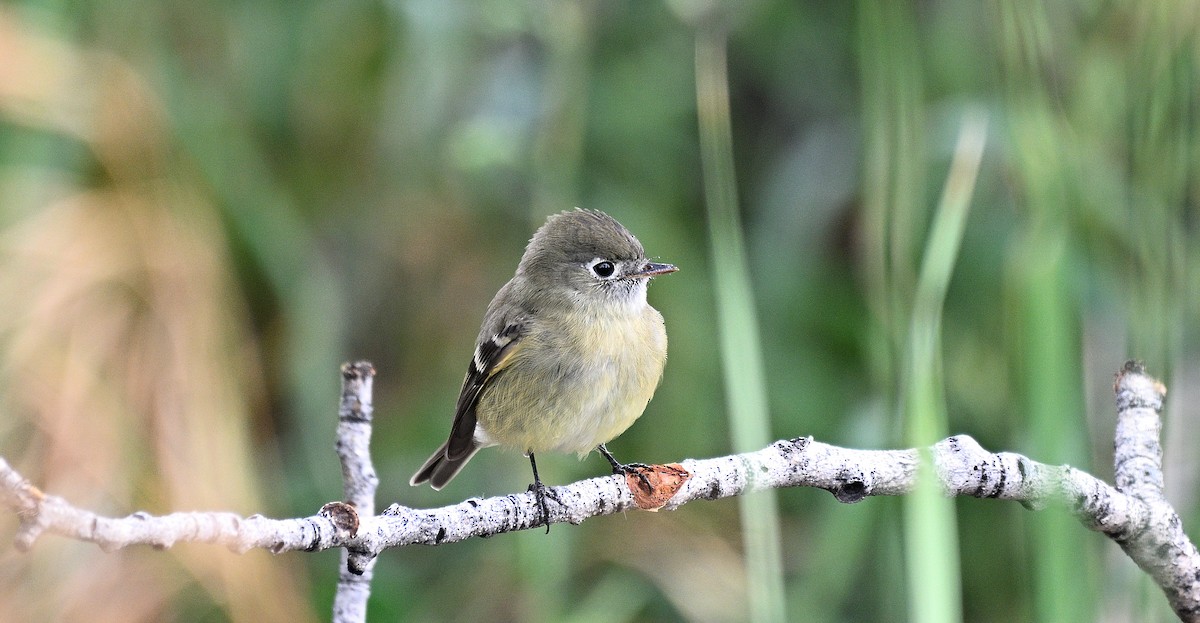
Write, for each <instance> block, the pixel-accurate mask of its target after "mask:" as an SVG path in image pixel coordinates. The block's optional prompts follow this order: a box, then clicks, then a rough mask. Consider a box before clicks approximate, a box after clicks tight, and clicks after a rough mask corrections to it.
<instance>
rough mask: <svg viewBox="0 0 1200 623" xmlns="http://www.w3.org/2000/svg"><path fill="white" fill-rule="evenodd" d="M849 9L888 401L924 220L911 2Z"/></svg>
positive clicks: (882, 379)
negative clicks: (853, 15)
mask: <svg viewBox="0 0 1200 623" xmlns="http://www.w3.org/2000/svg"><path fill="white" fill-rule="evenodd" d="M857 13H858V18H859V19H858V57H859V58H860V71H861V73H862V105H863V134H864V136H865V145H864V150H863V151H864V153H865V156H864V165H863V166H864V175H863V178H864V179H863V213H864V216H863V234H864V244H863V248H864V253H865V257H864V258H863V259H864V262H863V264H864V270H865V272H866V276H867V291H866V298H867V303H868V305H870V308H871V312H872V315H873V316H874V318H875V320H876V324H874V325H872V328H873V330H874V331H876V332H881V333H882V335H881V336H879V338H876V339H872V340H870V344H871V345H872V347H873V349H872V352H873V354H874V357H873V359H872V363H873V365H874V370H873V372H875V378H876V379H877V382H878V384H879V386H881V387H883V388H885V389H886V390H887V391H888V392H889V394H888V395H887V396H885V399H886V400H887V403H888V404H892V403H893V402H894V400H895V393H894V392H895V391H896V389H897V385H896V384H897V383H898V381H899V374H898V373H897V371H898V370H899V369H900V368H901V367H902V366H901V362H900V359H899V358H900V353H901V352H903V345H904V339H905V334H906V331H907V328H908V322H907V318H908V313H909V311H910V310H911V309H912V303H911V301H912V299H911V298H910V297H911V296H912V292H913V289H914V287H915V281H916V276H915V274H914V270H913V261H914V259H915V258H916V253H917V243H916V240H917V234H916V231H917V229H918V228H919V227H920V226H921V225H922V224H923V223H924V221H925V209H924V207H923V206H924V205H925V197H924V188H925V168H924V162H925V160H926V158H925V145H924V140H923V135H924V131H925V123H924V120H923V119H922V110H923V107H924V104H923V102H922V98H921V93H922V71H921V59H920V54H919V50H918V49H917V33H916V25H915V23H914V22H915V18H914V17H913V8H912V6H911V5H909V4H908V3H904V2H874V1H871V0H863V1H862V2H860V3H859V5H858V11H857ZM877 334H878V333H877Z"/></svg>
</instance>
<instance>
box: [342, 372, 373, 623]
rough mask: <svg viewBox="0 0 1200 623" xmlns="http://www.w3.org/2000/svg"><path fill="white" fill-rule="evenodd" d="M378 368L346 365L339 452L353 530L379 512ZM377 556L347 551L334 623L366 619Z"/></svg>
mask: <svg viewBox="0 0 1200 623" xmlns="http://www.w3.org/2000/svg"><path fill="white" fill-rule="evenodd" d="M374 378H375V368H374V366H372V365H371V364H370V363H369V362H366V361H358V362H355V363H347V364H343V365H342V400H341V405H340V406H339V407H338V426H337V454H338V459H339V460H340V461H341V463H342V487H343V489H344V491H345V495H346V499H345V502H346V504H347V505H349V506H351V507H353V508H352V509H344V510H345V511H349V512H350V513H351V514H354V513H356V514H357V521H355V522H353V523H354V527H353V528H351V530H352V531H356V530H357V525H358V524H359V523H361V522H362V520H363V519H365V518H368V517H371V516H373V515H374V514H375V489H376V487H378V486H379V477H378V476H376V474H375V466H374V465H373V464H372V463H371V449H370V446H371V415H372V411H373V410H372V407H371V384H372V381H373V380H374ZM374 566H375V558H374V556H372V555H370V554H365V553H360V552H352V551H350V550H349V549H345V550H342V557H341V568H340V569H339V571H338V587H337V594H336V595H335V596H334V598H333V621H334V622H335V623H364V622H365V621H366V620H367V599H368V598H369V597H370V596H371V576H372V569H373V568H374Z"/></svg>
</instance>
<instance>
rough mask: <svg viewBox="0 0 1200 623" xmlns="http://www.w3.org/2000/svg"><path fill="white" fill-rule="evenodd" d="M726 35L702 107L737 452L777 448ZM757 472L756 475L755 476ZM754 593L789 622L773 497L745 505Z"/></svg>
mask: <svg viewBox="0 0 1200 623" xmlns="http://www.w3.org/2000/svg"><path fill="white" fill-rule="evenodd" d="M726 42H727V33H726V31H725V29H724V28H723V27H722V26H720V25H718V24H714V23H712V22H707V23H706V24H704V25H701V26H700V27H699V28H698V29H697V32H696V104H697V114H698V116H699V123H700V155H701V159H702V162H703V168H704V195H705V200H706V203H707V205H708V224H709V228H708V230H709V241H710V243H711V245H712V255H713V261H712V269H713V289H714V293H715V297H716V302H717V322H718V325H719V332H720V344H721V359H722V367H723V368H724V372H725V394H726V401H727V406H728V413H729V426H730V430H731V431H732V434H733V446H734V450H735V451H738V452H741V451H746V450H750V449H753V448H759V447H762V446H764V445H766V444H767V443H768V442H769V441H770V439H769V438H770V425H769V424H770V422H769V416H768V413H767V391H766V381H765V379H764V375H763V363H762V361H763V360H762V353H761V351H760V348H759V345H760V343H759V334H758V318H757V315H756V312H755V307H754V292H753V289H752V287H751V283H750V269H749V267H748V265H747V262H746V250H745V243H744V241H743V237H742V230H741V225H740V223H739V221H738V201H737V186H736V182H735V179H734V168H733V139H732V130H731V128H730V120H729V82H728V73H727V68H726V58H725V50H726ZM754 473H755V471H754V470H749V474H750V475H751V476H753V474H754ZM739 505H740V509H741V519H742V530H743V532H742V538H743V540H744V546H745V548H746V573H747V577H746V580H747V582H746V583H747V590H748V598H749V602H750V615H751V618H752V620H754V621H783V620H784V598H783V562H782V556H781V554H780V545H779V540H780V535H779V511H778V508H777V504H776V498H775V492H774V491H773V490H770V489H768V490H766V491H760V492H758V493H755V494H753V495H747V496H742V497H741V498H739Z"/></svg>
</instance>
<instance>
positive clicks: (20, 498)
mask: <svg viewBox="0 0 1200 623" xmlns="http://www.w3.org/2000/svg"><path fill="white" fill-rule="evenodd" d="M364 365H365V364H356V365H355V366H348V367H345V368H343V370H344V373H345V375H346V376H345V378H346V379H348V380H349V381H351V382H352V383H355V382H356V383H360V387H359V389H358V390H355V391H350V392H347V391H344V392H343V410H342V414H341V420H340V424H339V439H340V440H341V441H339V455H341V456H342V461H343V474H344V475H346V479H347V496H348V498H350V499H351V500H352V501H353V502H354V504H345V503H333V504H329V505H326V507H325V508H324V509H323V510H322V512H321V513H319V514H317V515H314V516H311V517H305V518H300V519H278V520H276V519H267V518H265V517H261V516H257V515H256V516H252V517H248V518H241V517H238V516H236V515H233V514H230V513H173V514H170V515H165V516H162V517H154V516H151V515H148V514H146V513H135V514H134V515H131V516H130V517H126V518H121V519H116V518H104V517H99V516H97V515H95V514H93V513H90V512H88V511H83V510H79V509H76V508H74V507H72V506H70V504H68V503H67V502H66V501H65V500H62V499H61V498H57V497H54V496H49V495H45V494H43V493H41V492H40V491H38V490H37V489H36V488H35V487H33V486H32V485H31V484H29V483H28V481H25V480H24V479H23V478H21V476H20V475H19V474H17V472H16V471H14V470H13V469H12V468H11V467H10V466H9V465H8V464H7V463H6V462H4V461H3V459H0V496H2V499H0V501H2V502H3V503H4V504H5V505H6V506H8V507H9V508H12V509H13V510H15V511H16V512H17V514H18V515H19V516H20V518H21V526H20V529H19V531H18V533H17V536H16V542H17V545H18V546H19V547H22V548H28V547H29V546H30V545H32V543H33V542H34V540H36V538H37V537H38V536H39V535H40V534H41V533H43V532H47V531H49V532H54V533H57V534H62V535H65V536H68V537H72V538H77V539H81V540H86V541H92V542H95V543H98V544H99V545H100V546H101V547H103V548H104V549H106V550H111V549H114V548H118V547H125V546H127V545H132V544H135V543H146V544H150V545H154V546H157V547H170V546H171V545H172V544H174V543H175V542H178V541H197V542H206V543H219V544H222V545H225V546H227V547H229V548H231V549H233V550H234V551H238V552H241V551H245V550H247V549H250V548H265V549H267V550H269V551H272V552H275V553H279V552H284V551H289V550H303V551H318V550H323V549H329V548H332V547H344V548H346V549H347V551H348V552H349V555H348V557H347V569H349V571H350V572H352V573H353V574H360V575H361V574H368V575H365V576H364V577H363V580H366V578H368V577H369V571H370V568H371V563H372V561H373V560H374V558H375V557H376V556H377V555H378V554H379V553H380V552H382V551H384V550H386V549H388V548H391V547H401V546H406V545H440V544H443V543H452V542H455V541H462V540H464V539H468V538H471V537H479V536H491V535H495V534H501V533H504V532H512V531H516V530H524V529H528V528H535V527H540V526H541V515H540V510H539V509H538V506H537V502H536V500H535V498H534V495H533V493H530V492H526V493H518V494H511V495H505V496H499V497H492V498H486V499H478V498H472V499H468V500H466V501H464V502H462V503H459V504H455V505H452V506H446V507H442V508H434V509H414V508H408V507H404V506H400V505H396V504H393V505H392V506H390V507H388V508H387V509H386V510H384V511H383V513H382V514H380V515H378V516H373V515H371V513H370V509H371V505H370V501H369V500H367V499H366V498H355V495H356V494H352V493H351V492H352V490H353V491H360V492H361V494H362V495H364V496H368V497H369V493H370V492H373V491H374V483H375V476H374V470H373V469H372V468H371V467H370V461H369V457H368V455H367V454H366V443H367V440H368V438H369V432H370V431H369V425H370V394H369V392H370V373H369V372H365V371H364V368H363V367H362V366H364ZM346 370H349V371H350V372H345V371H346ZM365 370H369V365H366V368H365ZM351 377H354V378H351ZM1114 390H1115V392H1116V398H1117V408H1118V423H1117V434H1116V453H1115V463H1116V483H1117V484H1116V486H1115V487H1114V486H1111V485H1109V484H1107V483H1105V482H1103V481H1101V480H1099V479H1097V478H1095V477H1093V476H1091V475H1089V474H1087V473H1085V472H1082V471H1080V470H1078V469H1075V468H1073V467H1069V466H1065V465H1064V466H1053V465H1046V464H1043V463H1038V462H1037V461H1033V460H1031V459H1029V458H1027V457H1024V456H1022V455H1019V454H1014V453H1010V452H1000V453H991V452H988V451H986V450H984V449H983V448H982V447H981V446H980V445H979V444H978V443H977V442H976V441H975V440H974V439H972V438H970V437H968V436H965V435H959V436H955V437H950V438H947V439H945V440H942V441H940V442H938V443H937V444H935V445H934V446H933V447H932V448H930V449H929V454H930V456H931V457H932V460H933V463H934V467H935V470H934V473H935V474H936V476H937V478H938V479H939V481H940V483H941V484H942V487H943V489H944V491H945V492H946V494H947V495H953V496H972V497H978V498H997V499H1003V500H1014V501H1017V502H1020V503H1022V504H1023V505H1025V506H1026V507H1028V508H1031V509H1040V508H1044V507H1045V506H1047V505H1048V504H1059V505H1062V506H1065V507H1066V508H1067V509H1069V510H1070V511H1071V512H1072V513H1073V514H1075V515H1076V516H1077V517H1078V518H1079V520H1080V521H1081V522H1082V523H1083V524H1084V525H1085V526H1087V527H1088V528H1090V529H1092V530H1095V531H1098V532H1101V533H1103V534H1105V535H1107V536H1108V537H1109V538H1111V539H1113V540H1114V541H1116V542H1117V543H1118V544H1119V545H1120V546H1121V548H1122V549H1123V550H1124V551H1125V552H1126V553H1127V554H1128V555H1129V556H1130V558H1132V559H1133V560H1134V561H1135V562H1136V563H1137V564H1138V565H1139V566H1140V567H1141V568H1142V569H1143V570H1145V571H1146V572H1147V573H1148V574H1149V575H1150V576H1151V577H1152V578H1153V579H1154V581H1155V582H1156V583H1157V584H1158V585H1159V586H1160V587H1161V588H1162V589H1163V591H1164V592H1165V593H1166V595H1167V599H1168V600H1169V602H1170V603H1171V606H1172V608H1174V609H1175V612H1176V613H1177V614H1178V615H1179V616H1180V618H1181V619H1183V620H1185V621H1200V554H1198V553H1197V550H1196V548H1195V546H1194V545H1193V544H1192V543H1191V541H1190V540H1188V538H1187V536H1186V535H1185V534H1184V533H1183V529H1182V524H1181V522H1180V520H1179V516H1178V515H1177V514H1176V513H1175V511H1174V509H1173V508H1172V507H1171V506H1170V504H1169V503H1168V502H1167V501H1166V500H1165V499H1164V498H1163V487H1162V482H1163V479H1162V470H1161V458H1162V451H1161V446H1160V445H1159V433H1160V431H1161V422H1160V419H1159V416H1160V412H1161V410H1162V404H1163V396H1164V394H1165V391H1166V390H1165V388H1163V386H1162V384H1160V383H1158V382H1157V381H1155V380H1154V379H1152V378H1150V377H1149V376H1147V375H1146V374H1145V372H1144V370H1143V369H1142V368H1141V367H1140V366H1137V365H1134V364H1126V366H1125V368H1124V369H1123V370H1122V371H1121V372H1120V373H1118V375H1117V381H1116V384H1115V386H1114ZM364 391H365V393H363V392H364ZM347 396H358V398H357V400H358V404H359V408H358V410H357V411H355V410H354V409H347V407H346V405H347V404H348V403H347ZM364 397H365V399H364ZM353 402H354V400H351V401H350V403H353ZM355 414H357V415H355ZM355 427H362V428H361V429H357V430H358V434H359V435H360V436H359V437H358V438H357V439H358V441H357V442H355V443H350V442H348V441H347V435H350V433H351V432H353V431H351V430H347V429H348V428H355ZM351 448H354V449H355V450H353V451H350V449H351ZM343 450H345V451H347V452H346V453H345V454H343ZM919 460H920V453H919V452H918V451H917V450H915V449H909V450H856V449H850V448H840V447H838V446H833V445H829V444H825V443H821V442H818V441H815V440H813V439H812V438H811V437H805V438H798V439H791V440H784V441H778V442H775V443H774V444H771V445H770V446H769V447H767V448H764V449H762V450H758V451H756V452H748V453H744V454H736V455H731V456H725V457H719V458H712V459H703V460H693V459H689V460H685V461H683V462H682V463H681V464H678V465H672V466H652V467H651V468H650V470H649V472H648V475H649V476H650V485H651V487H649V488H644V485H643V484H642V483H641V482H640V479H639V478H638V477H637V476H636V475H631V476H621V475H613V476H605V477H601V478H592V479H589V480H583V481H579V482H575V483H572V484H569V485H564V486H558V487H550V496H549V499H550V502H551V503H550V505H549V506H550V509H549V510H550V521H551V522H552V523H573V524H578V523H581V522H583V521H584V520H586V519H588V518H590V517H596V516H599V515H610V514H614V513H622V512H625V511H628V510H632V509H635V508H650V509H657V508H659V507H661V508H665V509H667V510H674V509H676V508H679V507H680V506H682V505H684V504H686V503H688V502H691V501H693V500H700V499H706V500H715V499H720V498H726V497H731V496H735V495H740V494H742V493H747V492H750V491H755V490H760V489H765V488H772V487H816V488H820V489H825V490H827V491H829V492H831V493H832V494H833V495H834V496H835V497H836V498H837V499H838V500H840V501H842V502H846V503H853V502H858V501H860V500H862V499H864V498H866V497H868V496H877V495H903V494H905V493H907V492H909V491H911V490H912V489H913V487H914V486H915V480H916V474H917V465H918V462H919ZM348 465H349V466H350V467H347V466H348ZM355 466H357V467H355ZM360 480H361V481H362V483H365V485H366V486H364V487H363V488H362V489H355V488H353V487H351V483H352V481H353V482H359V481H360ZM361 584H362V587H365V586H366V584H365V581H364V582H362V583H361ZM367 588H369V587H367ZM340 595H341V590H339V596H340ZM362 597H363V603H364V604H365V592H364V593H363V595H362ZM347 620H355V619H347ZM357 620H361V619H357Z"/></svg>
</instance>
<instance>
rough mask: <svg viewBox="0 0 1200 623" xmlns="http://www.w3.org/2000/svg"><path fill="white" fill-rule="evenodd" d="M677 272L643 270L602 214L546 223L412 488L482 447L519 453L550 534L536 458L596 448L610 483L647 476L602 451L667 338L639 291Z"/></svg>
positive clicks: (642, 391)
mask: <svg viewBox="0 0 1200 623" xmlns="http://www.w3.org/2000/svg"><path fill="white" fill-rule="evenodd" d="M676 270H678V269H677V268H676V267H675V266H672V265H670V264H660V263H656V262H651V261H650V260H648V259H647V258H646V252H645V250H644V249H643V248H642V244H641V243H640V242H638V239H637V238H635V237H634V236H633V234H631V233H630V232H629V230H628V229H625V227H624V226H623V225H621V224H620V223H618V222H617V221H616V220H615V219H613V218H612V217H611V216H609V215H607V214H605V213H603V212H599V211H596V210H584V209H580V208H576V209H574V210H571V211H567V212H561V213H559V214H555V215H553V216H551V217H550V218H548V219H547V220H546V223H545V224H544V225H542V227H541V228H540V229H538V230H537V232H536V233H534V235H533V238H532V239H531V240H530V241H529V246H527V247H526V248H525V254H524V255H523V256H521V262H520V264H518V265H517V272H516V274H515V275H513V278H512V279H511V280H509V282H508V283H506V284H504V286H503V287H501V288H500V291H499V292H497V293H496V296H495V297H494V298H493V299H492V302H491V304H489V305H488V308H487V312H486V313H485V314H484V318H483V326H482V327H481V328H480V330H479V337H478V339H477V340H476V342H475V355H474V357H472V358H471V363H470V365H468V366H467V376H466V379H465V380H463V385H462V390H461V391H460V392H459V395H458V403H457V405H456V406H455V409H454V423H453V425H451V428H450V437H449V439H447V440H446V443H444V444H442V446H441V447H440V448H438V449H437V452H434V453H433V456H430V457H429V460H427V461H425V464H424V465H422V466H421V468H420V469H419V470H417V473H416V474H414V475H413V477H412V479H411V480H410V481H409V484H411V485H413V486H417V485H420V484H423V483H425V482H429V483H430V484H431V485H432V486H433V488H434V489H441V488H442V487H444V486H446V483H448V482H450V480H452V479H453V478H454V476H455V475H457V474H458V472H459V470H461V469H462V468H463V466H465V465H466V464H467V461H469V460H471V457H472V456H475V453H476V452H478V451H479V450H480V449H481V448H486V447H488V446H502V447H506V448H512V449H515V450H518V451H521V452H523V453H525V455H526V456H528V457H529V464H530V466H531V467H532V468H533V481H534V484H533V490H534V492H535V494H536V495H537V501H538V505H539V506H540V508H541V514H542V521H543V522H544V523H545V524H546V530H547V531H549V529H550V513H549V509H548V508H547V507H546V499H545V498H546V488H545V486H544V485H543V484H542V481H541V478H540V477H539V476H538V471H537V461H536V459H535V458H534V457H535V455H537V454H540V453H542V452H565V453H570V452H575V453H577V454H579V456H580V458H582V457H583V455H585V454H587V453H588V452H590V451H591V450H593V449H595V450H597V451H599V452H600V454H601V455H603V456H604V458H605V459H607V460H608V462H609V464H610V465H611V466H612V468H613V473H636V469H637V468H639V467H645V466H644V465H641V464H636V463H631V464H629V465H623V464H621V463H619V462H618V461H617V460H616V459H615V458H614V457H613V455H612V453H610V452H609V451H608V448H606V447H605V446H604V444H605V443H607V442H608V441H611V440H612V439H613V438H615V437H616V436H617V435H620V434H621V433H623V432H625V430H626V429H627V428H629V427H630V425H632V424H633V422H634V420H637V419H638V417H640V416H641V415H642V412H643V411H645V409H646V404H647V403H648V402H650V398H651V397H652V396H653V395H654V390H655V389H656V388H657V387H658V383H659V381H660V380H661V379H662V374H663V366H664V364H665V363H666V359H667V332H666V328H665V327H664V325H663V317H662V314H660V313H659V312H658V310H656V309H654V308H653V307H651V306H650V305H649V303H647V302H646V288H647V286H648V284H649V283H650V279H651V278H653V277H655V276H658V275H664V274H667V273H672V272H675V271H676ZM643 478H644V476H643Z"/></svg>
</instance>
